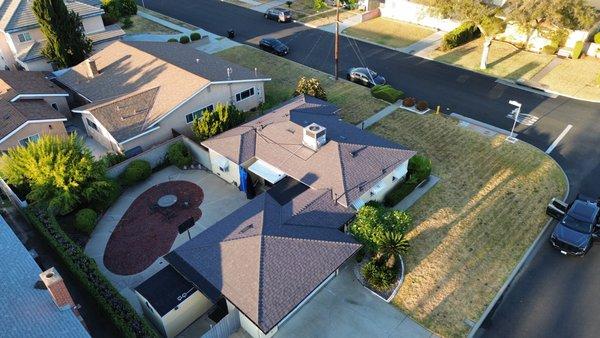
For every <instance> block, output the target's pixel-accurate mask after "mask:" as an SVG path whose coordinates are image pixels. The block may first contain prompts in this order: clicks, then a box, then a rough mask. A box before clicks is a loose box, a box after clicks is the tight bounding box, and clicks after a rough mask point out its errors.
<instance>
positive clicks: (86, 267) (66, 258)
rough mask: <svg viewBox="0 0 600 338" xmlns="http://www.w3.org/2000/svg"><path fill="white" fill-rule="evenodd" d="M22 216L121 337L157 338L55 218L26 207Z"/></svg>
mask: <svg viewBox="0 0 600 338" xmlns="http://www.w3.org/2000/svg"><path fill="white" fill-rule="evenodd" d="M23 214H24V215H25V217H26V218H27V219H28V220H29V222H30V223H31V224H32V225H33V227H34V228H35V229H36V230H37V231H38V232H39V233H40V235H41V236H42V237H43V238H44V240H45V241H46V243H48V245H50V247H51V248H52V249H53V250H54V251H55V252H56V254H57V255H58V256H59V258H60V260H61V261H62V262H63V263H64V266H65V267H66V268H67V269H68V270H69V271H70V272H71V274H73V276H75V278H76V279H77V281H78V282H79V283H80V284H81V285H82V286H83V288H84V289H85V291H86V292H87V294H88V295H89V296H90V298H91V299H93V300H94V301H95V302H96V305H97V306H98V308H99V309H100V310H101V312H102V313H103V314H104V318H106V319H107V320H109V321H111V322H112V324H113V325H114V326H115V328H116V329H117V330H118V331H119V333H120V336H122V337H128V338H129V337H131V338H133V337H158V335H157V333H156V331H154V329H153V328H152V326H151V325H150V324H149V323H148V322H147V321H146V320H145V318H143V317H140V316H138V314H137V313H136V312H135V310H134V309H133V308H132V307H131V305H130V304H129V303H128V302H127V300H126V299H125V298H123V296H121V294H119V292H118V291H117V290H116V289H115V288H114V287H113V286H112V284H111V283H110V282H109V281H108V280H107V279H106V278H105V277H104V276H103V275H102V273H100V270H98V266H97V265H96V262H94V260H92V259H91V258H90V257H88V256H87V255H86V254H85V253H84V252H83V250H82V249H81V247H79V246H78V245H77V244H75V243H74V242H73V241H72V240H71V239H70V238H69V236H67V234H66V233H65V232H64V231H63V230H62V229H61V228H60V226H59V225H58V223H57V221H56V219H55V218H54V217H52V216H50V215H47V214H46V213H45V212H44V211H43V210H41V209H34V208H33V207H30V208H28V209H24V210H23Z"/></svg>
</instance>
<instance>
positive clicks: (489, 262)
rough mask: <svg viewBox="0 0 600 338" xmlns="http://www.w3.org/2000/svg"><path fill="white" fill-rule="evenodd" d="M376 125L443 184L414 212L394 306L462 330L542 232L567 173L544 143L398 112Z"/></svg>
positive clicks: (450, 330) (444, 328)
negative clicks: (509, 139)
mask: <svg viewBox="0 0 600 338" xmlns="http://www.w3.org/2000/svg"><path fill="white" fill-rule="evenodd" d="M371 131H372V132H375V133H376V134H379V135H381V136H383V137H386V138H388V139H390V140H393V141H395V142H398V143H400V144H403V145H406V146H407V147H409V148H410V149H414V150H417V151H418V152H419V153H421V154H422V155H425V156H427V157H429V158H430V159H431V161H432V163H433V168H434V174H435V175H437V176H439V177H440V178H441V180H440V182H439V183H438V184H437V185H436V187H434V188H433V189H432V190H431V191H430V192H429V193H428V194H426V195H425V196H424V198H422V199H421V200H419V201H418V202H417V203H416V204H415V205H414V206H413V207H412V208H411V209H409V210H408V211H409V213H410V214H411V215H412V216H413V217H414V222H413V225H412V228H411V229H410V230H409V232H408V234H407V235H408V238H409V239H410V241H411V249H410V251H409V253H408V254H407V255H405V257H404V259H405V263H406V276H405V281H404V284H403V286H402V287H401V289H400V292H399V293H398V295H397V296H396V298H395V299H394V303H395V304H396V305H397V306H399V307H400V308H401V309H402V310H404V311H406V312H407V313H408V314H409V315H410V316H411V317H413V318H415V319H417V320H418V321H420V322H421V323H423V324H424V325H425V326H427V327H428V328H430V329H432V330H433V331H435V332H437V333H439V334H441V335H443V336H452V337H456V336H463V337H464V336H465V335H466V334H467V332H468V331H469V329H470V327H469V326H467V324H465V320H472V321H477V320H478V319H479V317H480V316H481V314H482V313H483V311H484V309H485V308H486V306H487V305H488V303H489V302H490V301H491V300H492V298H493V297H494V296H495V294H496V292H497V291H498V289H499V288H500V286H501V285H502V283H504V281H505V280H506V278H507V276H508V275H509V273H510V272H511V270H512V269H513V268H514V266H515V265H516V264H517V262H518V260H519V259H520V258H521V257H522V255H523V254H524V252H525V250H526V249H527V248H528V247H529V246H530V245H531V243H532V241H533V239H534V238H535V237H536V236H537V235H538V233H539V232H540V230H541V229H542V227H543V225H544V224H545V223H546V221H547V219H548V217H547V216H546V215H545V213H544V210H545V205H546V203H547V202H548V201H549V200H550V198H551V197H554V196H557V197H563V194H564V193H565V190H566V182H565V179H564V176H563V174H562V172H561V170H560V169H559V167H558V166H557V164H556V163H555V162H554V161H553V160H552V159H551V158H550V157H548V156H546V155H545V154H544V153H543V152H541V151H540V150H538V149H536V148H534V147H532V146H530V145H528V144H525V143H523V142H518V143H516V144H507V143H505V142H504V137H501V136H497V137H495V138H488V137H486V136H483V135H481V134H479V133H476V132H473V131H470V130H466V129H463V128H461V127H459V126H458V124H457V123H456V122H455V121H453V120H451V119H448V118H444V117H441V116H437V115H425V116H419V115H415V114H412V113H408V112H405V111H398V112H395V113H394V114H393V115H390V116H389V117H387V118H385V119H383V120H382V121H380V122H379V123H378V124H376V125H375V126H373V127H372V128H371Z"/></svg>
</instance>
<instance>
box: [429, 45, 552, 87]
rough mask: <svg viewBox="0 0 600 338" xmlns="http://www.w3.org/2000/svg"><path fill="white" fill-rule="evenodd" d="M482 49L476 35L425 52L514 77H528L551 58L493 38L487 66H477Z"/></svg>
mask: <svg viewBox="0 0 600 338" xmlns="http://www.w3.org/2000/svg"><path fill="white" fill-rule="evenodd" d="M482 50H483V40H482V39H477V40H474V41H471V42H469V43H467V44H465V45H463V46H460V47H457V48H454V49H452V50H450V51H447V52H442V51H439V50H436V51H434V52H432V54H431V55H429V56H430V57H431V58H433V59H434V60H436V61H440V62H444V63H449V64H452V65H455V66H460V67H463V68H467V69H471V70H475V71H480V72H482V73H485V74H489V75H493V76H498V77H503V78H507V79H514V80H516V79H522V80H529V79H531V77H533V76H534V75H535V74H537V73H538V72H539V71H540V70H542V68H544V67H545V66H546V65H547V64H548V63H550V61H552V59H553V58H554V56H552V55H545V54H536V53H532V52H528V51H524V50H521V49H517V48H516V47H514V46H513V45H511V44H509V43H506V42H502V41H494V42H493V43H492V47H491V49H490V55H489V60H488V69H486V70H481V69H479V62H480V61H481V53H482Z"/></svg>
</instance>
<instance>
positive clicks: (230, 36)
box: [227, 29, 235, 39]
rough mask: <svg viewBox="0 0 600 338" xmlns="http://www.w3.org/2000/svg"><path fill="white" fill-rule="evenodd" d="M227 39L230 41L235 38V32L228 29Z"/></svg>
mask: <svg viewBox="0 0 600 338" xmlns="http://www.w3.org/2000/svg"><path fill="white" fill-rule="evenodd" d="M227 37H228V38H230V39H233V38H235V31H234V30H233V29H230V30H228V31H227Z"/></svg>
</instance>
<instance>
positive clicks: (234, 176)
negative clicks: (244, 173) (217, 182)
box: [208, 149, 240, 187]
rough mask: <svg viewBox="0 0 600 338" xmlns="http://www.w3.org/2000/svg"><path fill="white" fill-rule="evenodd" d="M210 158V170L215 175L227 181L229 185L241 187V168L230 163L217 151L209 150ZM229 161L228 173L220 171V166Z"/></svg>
mask: <svg viewBox="0 0 600 338" xmlns="http://www.w3.org/2000/svg"><path fill="white" fill-rule="evenodd" d="M208 154H209V158H210V165H211V167H210V169H211V171H212V172H213V173H215V174H216V175H218V176H219V177H221V178H222V179H224V180H225V181H227V182H228V183H232V184H234V185H235V186H236V187H239V186H240V167H239V166H238V165H237V164H236V163H234V162H232V161H229V160H228V159H227V158H226V157H225V156H222V155H221V154H219V153H217V152H216V151H214V150H212V149H209V150H208ZM223 161H227V163H228V164H229V169H228V170H227V171H221V170H220V169H219V165H220V164H221V163H222V162H223Z"/></svg>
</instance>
